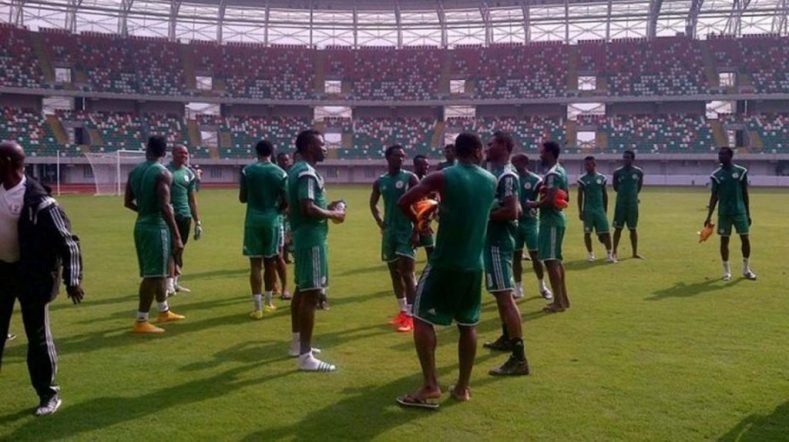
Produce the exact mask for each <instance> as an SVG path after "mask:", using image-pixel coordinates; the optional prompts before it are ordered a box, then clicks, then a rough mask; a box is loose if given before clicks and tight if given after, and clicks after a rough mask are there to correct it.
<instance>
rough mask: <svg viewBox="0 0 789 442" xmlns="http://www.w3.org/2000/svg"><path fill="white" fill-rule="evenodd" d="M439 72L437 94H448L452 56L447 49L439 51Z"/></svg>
mask: <svg viewBox="0 0 789 442" xmlns="http://www.w3.org/2000/svg"><path fill="white" fill-rule="evenodd" d="M440 57H441V74H440V76H439V77H438V95H444V96H449V95H450V90H449V83H450V80H452V58H451V57H450V55H449V51H441V55H440Z"/></svg>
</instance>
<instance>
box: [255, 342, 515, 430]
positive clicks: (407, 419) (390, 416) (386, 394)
mask: <svg viewBox="0 0 789 442" xmlns="http://www.w3.org/2000/svg"><path fill="white" fill-rule="evenodd" d="M487 359H489V358H487V357H481V358H480V357H478V358H477V362H480V361H485V360H487ZM414 364H415V366H418V363H417V362H416V357H414ZM450 373H451V375H452V376H456V375H457V366H455V365H453V366H445V367H439V368H438V374H439V376H440V377H444V378H447V377H448V376H449V375H450ZM498 381H502V378H494V377H486V378H483V379H481V380H479V381H477V382H475V383H474V384H472V386H471V389H472V394H473V390H474V388H475V387H478V386H481V385H487V384H490V383H493V382H498ZM509 381H510V382H518V380H515V379H510V380H509ZM420 383H421V377H420V376H419V375H418V374H417V373H415V374H413V375H410V376H405V377H401V378H399V379H395V380H393V381H391V382H389V383H387V384H384V385H372V386H365V387H361V388H348V389H346V390H344V391H343V393H342V396H341V397H340V398H338V400H337V401H336V402H333V403H332V404H331V405H328V406H325V407H323V408H321V409H319V410H315V411H313V412H311V413H309V414H307V415H306V416H305V417H304V418H303V419H302V420H301V421H300V422H297V423H295V424H291V425H285V426H280V427H274V428H268V429H266V430H263V431H259V432H255V433H251V434H248V435H247V436H245V437H244V438H243V439H242V440H243V441H250V442H251V441H260V440H283V439H286V440H317V439H321V438H324V439H327V440H334V439H340V438H342V439H345V440H372V439H374V438H376V437H377V436H380V435H381V434H383V433H385V432H387V431H390V430H393V429H396V428H397V427H400V426H402V425H408V424H410V423H413V422H415V421H417V420H419V419H423V418H426V417H430V416H435V412H431V411H427V410H419V409H405V408H402V407H400V406H399V405H397V403H396V402H395V399H396V398H397V397H398V396H401V395H403V394H406V393H411V392H413V391H415V390H416V389H417V388H418V387H419V386H420ZM447 385H448V383H443V384H442V389H443V390H444V394H443V397H442V400H441V408H440V410H445V409H448V408H453V407H456V406H473V402H471V403H470V404H463V403H461V402H457V401H455V400H454V399H452V398H450V397H449V394H448V391H447ZM440 410H439V412H440ZM427 436H428V435H426V437H427ZM433 436H437V435H433Z"/></svg>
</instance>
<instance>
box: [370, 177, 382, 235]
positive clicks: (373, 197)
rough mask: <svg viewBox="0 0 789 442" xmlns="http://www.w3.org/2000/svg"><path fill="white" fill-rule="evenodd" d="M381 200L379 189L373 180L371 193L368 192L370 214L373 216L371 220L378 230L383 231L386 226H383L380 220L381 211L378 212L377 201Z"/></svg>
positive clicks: (376, 181)
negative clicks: (373, 220)
mask: <svg viewBox="0 0 789 442" xmlns="http://www.w3.org/2000/svg"><path fill="white" fill-rule="evenodd" d="M380 199H381V189H380V187H379V186H378V180H375V182H374V183H373V191H372V192H370V213H372V214H373V219H375V223H376V224H378V228H379V229H381V230H383V229H385V228H386V224H384V220H383V218H381V211H380V210H378V201H379V200H380Z"/></svg>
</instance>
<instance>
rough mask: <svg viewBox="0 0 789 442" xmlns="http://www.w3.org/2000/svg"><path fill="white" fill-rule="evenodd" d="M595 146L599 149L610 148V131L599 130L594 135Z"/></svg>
mask: <svg viewBox="0 0 789 442" xmlns="http://www.w3.org/2000/svg"><path fill="white" fill-rule="evenodd" d="M594 143H595V148H596V149H597V150H598V151H602V150H605V149H608V147H609V146H608V132H605V131H601V130H598V131H597V133H595V137H594Z"/></svg>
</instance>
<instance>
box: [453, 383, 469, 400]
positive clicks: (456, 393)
mask: <svg viewBox="0 0 789 442" xmlns="http://www.w3.org/2000/svg"><path fill="white" fill-rule="evenodd" d="M449 395H450V396H452V399H454V400H456V401H459V402H466V401H470V400H471V389H469V388H468V387H466V388H463V389H459V388H457V386H455V385H451V386H450V387H449Z"/></svg>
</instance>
